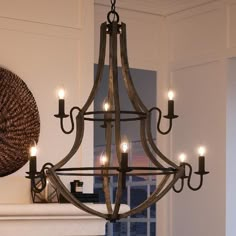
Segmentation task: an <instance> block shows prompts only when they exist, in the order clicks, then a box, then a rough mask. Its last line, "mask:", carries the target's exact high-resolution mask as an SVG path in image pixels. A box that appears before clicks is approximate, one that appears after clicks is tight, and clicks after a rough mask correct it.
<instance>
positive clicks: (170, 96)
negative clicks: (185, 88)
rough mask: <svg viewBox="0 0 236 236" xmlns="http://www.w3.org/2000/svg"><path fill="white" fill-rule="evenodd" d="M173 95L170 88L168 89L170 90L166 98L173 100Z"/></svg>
mask: <svg viewBox="0 0 236 236" xmlns="http://www.w3.org/2000/svg"><path fill="white" fill-rule="evenodd" d="M174 96H175V94H174V92H173V91H172V90H170V91H169V92H168V98H169V100H173V99H174Z"/></svg>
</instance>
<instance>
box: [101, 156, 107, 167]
mask: <svg viewBox="0 0 236 236" xmlns="http://www.w3.org/2000/svg"><path fill="white" fill-rule="evenodd" d="M106 163H107V157H106V155H101V157H100V164H101V165H102V166H105V165H106Z"/></svg>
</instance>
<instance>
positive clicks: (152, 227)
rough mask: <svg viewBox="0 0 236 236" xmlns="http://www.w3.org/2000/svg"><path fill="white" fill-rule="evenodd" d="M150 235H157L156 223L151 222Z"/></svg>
mask: <svg viewBox="0 0 236 236" xmlns="http://www.w3.org/2000/svg"><path fill="white" fill-rule="evenodd" d="M150 228H151V229H150V236H155V235H156V223H151V227H150Z"/></svg>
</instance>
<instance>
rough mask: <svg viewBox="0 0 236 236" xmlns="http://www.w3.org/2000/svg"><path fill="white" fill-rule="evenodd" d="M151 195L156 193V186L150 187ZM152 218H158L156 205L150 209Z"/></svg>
mask: <svg viewBox="0 0 236 236" xmlns="http://www.w3.org/2000/svg"><path fill="white" fill-rule="evenodd" d="M150 188H151V189H150V191H151V192H150V194H152V193H153V192H154V190H155V189H156V186H154V185H151V186H150ZM150 217H151V218H156V204H153V205H151V207H150Z"/></svg>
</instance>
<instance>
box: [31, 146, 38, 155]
mask: <svg viewBox="0 0 236 236" xmlns="http://www.w3.org/2000/svg"><path fill="white" fill-rule="evenodd" d="M36 155H37V147H36V146H32V147H31V148H30V156H31V157H35V156H36Z"/></svg>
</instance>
